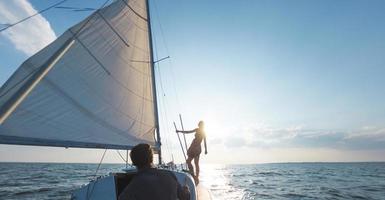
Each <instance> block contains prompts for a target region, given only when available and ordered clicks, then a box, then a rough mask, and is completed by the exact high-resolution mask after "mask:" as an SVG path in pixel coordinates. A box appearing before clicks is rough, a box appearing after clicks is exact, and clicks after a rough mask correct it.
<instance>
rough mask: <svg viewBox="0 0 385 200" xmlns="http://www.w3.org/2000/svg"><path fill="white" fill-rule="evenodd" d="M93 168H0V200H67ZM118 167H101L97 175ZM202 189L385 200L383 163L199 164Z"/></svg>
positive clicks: (230, 196) (242, 195) (256, 195)
mask: <svg viewBox="0 0 385 200" xmlns="http://www.w3.org/2000/svg"><path fill="white" fill-rule="evenodd" d="M97 166H98V165H97V164H59V163H56V164H53V163H0V199H1V200H3V199H39V200H40V199H70V197H71V193H72V191H73V190H74V189H77V188H79V187H80V186H81V185H83V184H87V183H88V182H89V181H90V180H91V179H93V178H95V172H96V169H97ZM123 168H124V165H120V164H102V165H101V167H100V169H99V171H98V174H97V175H106V174H108V173H109V172H119V171H121V169H123ZM201 184H203V185H205V186H206V187H207V188H209V189H210V191H211V193H212V196H213V199H215V200H237V199H240V200H249V199H385V163H277V164H256V165H203V166H202V169H201Z"/></svg>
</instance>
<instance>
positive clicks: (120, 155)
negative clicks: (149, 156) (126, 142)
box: [116, 150, 128, 163]
mask: <svg viewBox="0 0 385 200" xmlns="http://www.w3.org/2000/svg"><path fill="white" fill-rule="evenodd" d="M116 152H118V154H119V157H120V158H121V159H122V160H123V161H124V162H125V163H127V161H128V160H126V159H124V158H123V156H122V154H120V151H119V150H116Z"/></svg>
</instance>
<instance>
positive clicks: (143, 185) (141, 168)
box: [119, 144, 190, 200]
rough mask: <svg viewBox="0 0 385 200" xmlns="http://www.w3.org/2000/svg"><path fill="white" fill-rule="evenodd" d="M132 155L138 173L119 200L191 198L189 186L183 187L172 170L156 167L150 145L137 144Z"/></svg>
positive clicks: (187, 199)
mask: <svg viewBox="0 0 385 200" xmlns="http://www.w3.org/2000/svg"><path fill="white" fill-rule="evenodd" d="M130 157H131V161H132V163H133V164H134V165H135V167H136V168H137V169H138V174H136V175H135V176H134V178H133V179H132V180H131V182H130V184H128V186H127V187H126V188H125V189H124V190H123V192H122V193H121V194H120V195H119V200H134V199H135V200H176V199H177V198H178V199H180V200H189V199H190V191H189V189H188V187H187V186H183V187H182V186H181V185H180V184H179V183H178V181H177V179H176V177H175V175H174V174H173V173H172V172H170V171H166V170H161V169H156V168H154V166H153V163H152V161H153V153H152V150H151V147H150V145H148V144H138V145H136V146H135V147H134V148H133V149H132V150H131V152H130Z"/></svg>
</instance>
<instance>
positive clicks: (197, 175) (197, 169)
mask: <svg viewBox="0 0 385 200" xmlns="http://www.w3.org/2000/svg"><path fill="white" fill-rule="evenodd" d="M194 164H195V176H196V177H197V178H198V177H199V169H200V168H199V155H198V156H196V157H195V158H194Z"/></svg>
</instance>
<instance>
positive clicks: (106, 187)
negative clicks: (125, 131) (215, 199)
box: [71, 170, 211, 200]
mask: <svg viewBox="0 0 385 200" xmlns="http://www.w3.org/2000/svg"><path fill="white" fill-rule="evenodd" d="M170 171H171V172H172V173H173V174H175V176H176V177H177V179H178V182H179V183H180V184H181V185H184V184H185V183H186V184H187V186H188V187H189V189H190V199H191V200H210V199H211V195H210V193H209V191H208V190H207V189H205V188H204V187H203V186H200V185H199V186H198V187H195V184H194V180H193V178H192V177H191V175H190V174H187V173H184V172H178V171H172V170H170ZM135 174H136V171H135V170H132V171H128V172H126V173H111V174H110V175H108V176H105V177H100V178H98V179H96V180H94V181H91V182H90V183H89V184H88V185H85V186H83V187H81V188H80V189H78V190H76V191H75V192H74V193H73V194H72V197H71V199H73V200H117V197H118V196H119V194H120V193H121V192H122V191H123V189H124V188H125V187H126V186H127V185H128V184H129V182H130V180H131V178H132V177H133V176H134V175H135Z"/></svg>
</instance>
